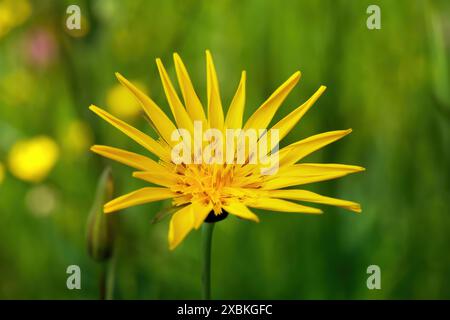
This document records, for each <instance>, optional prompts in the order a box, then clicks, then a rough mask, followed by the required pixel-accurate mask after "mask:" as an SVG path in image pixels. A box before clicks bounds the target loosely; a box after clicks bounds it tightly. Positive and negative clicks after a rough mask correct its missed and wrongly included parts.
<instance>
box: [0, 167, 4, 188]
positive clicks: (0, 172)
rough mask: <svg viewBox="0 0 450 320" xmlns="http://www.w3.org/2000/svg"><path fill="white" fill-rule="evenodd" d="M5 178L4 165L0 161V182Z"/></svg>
mask: <svg viewBox="0 0 450 320" xmlns="http://www.w3.org/2000/svg"><path fill="white" fill-rule="evenodd" d="M4 179H5V166H4V165H3V164H2V163H1V162H0V184H1V183H2V182H3V180H4Z"/></svg>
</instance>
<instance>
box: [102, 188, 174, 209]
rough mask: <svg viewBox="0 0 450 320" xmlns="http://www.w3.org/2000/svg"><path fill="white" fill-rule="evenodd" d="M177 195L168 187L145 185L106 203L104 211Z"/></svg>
mask: <svg viewBox="0 0 450 320" xmlns="http://www.w3.org/2000/svg"><path fill="white" fill-rule="evenodd" d="M176 195H177V194H176V193H174V192H172V191H170V190H169V189H167V188H154V187H145V188H142V189H139V190H136V191H133V192H130V193H127V194H125V195H123V196H120V197H118V198H116V199H114V200H111V201H110V202H108V203H107V204H105V206H104V208H103V211H104V212H105V213H110V212H113V211H117V210H121V209H125V208H129V207H132V206H137V205H140V204H144V203H149V202H154V201H159V200H163V199H168V198H173V197H175V196H176Z"/></svg>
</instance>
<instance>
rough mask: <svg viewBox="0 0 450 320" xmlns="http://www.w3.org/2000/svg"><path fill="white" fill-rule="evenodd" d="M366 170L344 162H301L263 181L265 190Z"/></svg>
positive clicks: (324, 179)
mask: <svg viewBox="0 0 450 320" xmlns="http://www.w3.org/2000/svg"><path fill="white" fill-rule="evenodd" d="M361 171H364V168H362V167H359V166H349V165H344V164H326V163H324V164H322V163H301V164H297V165H295V166H291V167H289V168H282V169H281V170H280V172H278V174H277V175H275V176H267V179H268V180H267V181H265V182H264V183H263V186H262V188H263V189H264V190H271V189H281V188H286V187H290V186H296V185H301V184H306V183H313V182H319V181H326V180H331V179H337V178H340V177H343V176H346V175H348V174H351V173H355V172H361Z"/></svg>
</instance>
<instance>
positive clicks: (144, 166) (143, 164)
mask: <svg viewBox="0 0 450 320" xmlns="http://www.w3.org/2000/svg"><path fill="white" fill-rule="evenodd" d="M91 151H93V152H95V153H97V154H99V155H101V156H103V157H106V158H109V159H112V160H115V161H117V162H120V163H123V164H125V165H127V166H130V167H133V168H136V169H139V170H145V171H146V170H165V168H164V167H163V166H161V165H159V164H158V163H157V162H155V161H153V160H152V159H150V158H147V157H144V156H142V155H140V154H137V153H133V152H130V151H126V150H122V149H118V148H113V147H109V146H101V145H95V146H92V147H91Z"/></svg>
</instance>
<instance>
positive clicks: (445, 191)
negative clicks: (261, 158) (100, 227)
mask: <svg viewBox="0 0 450 320" xmlns="http://www.w3.org/2000/svg"><path fill="white" fill-rule="evenodd" d="M71 4H78V5H79V6H80V8H81V13H82V15H83V19H82V30H81V31H76V32H74V31H70V30H67V29H66V27H65V19H67V17H68V15H67V14H66V9H67V7H68V6H69V5H71ZM370 4H377V5H379V6H380V8H381V26H382V28H381V30H369V29H368V28H367V27H366V19H367V17H368V16H369V15H368V14H367V13H366V9H367V7H368V6H369V5H370ZM449 17H450V3H449V2H448V1H444V0H442V1H406V0H405V1H389V0H386V1H378V0H377V1H372V0H370V1H365V0H361V1H350V0H341V1H331V0H322V1H312V0H310V1H260V0H249V1H226V0H223V1H194V0H188V1H144V0H140V1H139V0H135V1H119V0H102V1H100V0H98V1H75V0H70V1H56V0H53V1H49V0H47V1H43V0H40V1H28V0H0V239H1V240H0V298H3V299H15V298H18V299H31V298H37V299H46V298H56V299H97V298H98V296H99V293H98V292H99V289H98V284H99V277H100V273H101V266H100V264H99V263H97V262H95V261H93V260H92V259H91V258H90V257H89V255H88V253H87V244H86V225H87V217H88V214H89V210H90V208H91V207H92V205H93V202H94V198H95V190H96V185H97V183H98V179H99V177H100V175H101V173H102V171H103V168H104V167H106V166H107V165H111V167H112V172H113V176H114V183H115V194H116V195H120V194H123V193H126V192H129V191H132V190H134V189H137V188H139V187H140V186H144V185H145V183H143V182H140V181H137V180H136V179H133V178H132V177H131V170H130V169H129V168H127V167H125V166H122V165H120V164H116V163H113V162H112V161H107V160H104V159H102V158H100V157H99V156H96V155H94V154H92V153H91V152H89V150H88V149H89V146H90V145H91V144H93V143H98V144H106V145H112V146H116V147H120V148H124V149H128V150H135V151H139V152H142V151H143V150H142V149H141V148H140V147H139V146H137V145H136V144H135V143H134V142H133V141H131V140H130V139H128V138H127V137H125V136H124V135H122V134H121V133H119V132H118V131H117V130H116V129H114V128H113V127H111V126H109V125H108V124H107V123H105V122H104V121H102V120H101V119H99V118H98V117H96V116H95V115H94V114H92V113H91V112H90V111H89V110H88V106H89V104H91V103H94V104H96V105H99V106H101V107H104V108H106V109H107V110H109V111H110V112H112V113H113V114H115V115H118V116H119V117H122V118H123V119H125V120H127V121H128V122H129V123H131V124H133V125H135V126H137V127H138V128H140V129H141V130H143V131H145V132H150V131H151V129H150V128H149V126H148V124H147V123H146V121H145V119H144V118H143V117H142V116H141V114H140V112H139V110H138V108H137V105H136V102H135V101H134V100H133V98H132V97H131V96H129V94H128V93H126V92H124V91H123V90H122V89H121V88H120V87H119V86H118V83H117V81H116V79H115V77H114V72H115V71H119V72H121V73H122V74H124V75H125V76H126V77H128V78H129V79H130V80H133V81H135V82H137V83H138V84H139V86H141V87H142V88H143V89H144V90H145V91H146V92H147V93H149V94H150V95H151V97H152V98H153V99H154V100H155V101H157V102H158V103H159V105H160V106H161V107H162V108H163V109H164V110H166V111H169V108H168V106H167V103H166V100H165V97H164V94H163V90H162V87H161V84H160V80H159V76H158V73H157V69H156V65H155V64H154V59H155V58H156V57H161V58H162V59H163V61H164V62H165V65H166V67H167V68H168V71H169V73H170V75H171V76H174V75H175V72H174V67H173V61H172V53H173V52H178V53H180V55H181V56H182V58H183V59H184V62H185V64H186V66H187V67H188V70H189V72H190V74H191V77H192V79H193V82H194V84H195V86H196V88H197V92H198V93H199V95H200V98H201V99H202V100H203V101H205V98H206V94H205V87H206V80H205V53H204V51H205V49H210V50H211V52H212V54H213V56H214V58H215V64H216V68H217V71H218V75H219V81H220V86H221V91H222V99H223V101H224V106H228V105H229V102H230V101H231V98H232V96H233V94H234V90H235V88H236V87H237V84H238V81H239V77H240V72H241V70H244V69H245V70H247V109H246V116H247V117H248V116H249V115H250V113H251V112H252V111H254V110H255V109H256V108H257V107H258V106H259V104H260V103H262V102H263V101H264V99H265V98H266V97H268V96H269V95H270V94H271V93H272V91H273V90H275V89H276V87H277V86H278V85H280V84H281V83H282V82H283V81H284V80H285V79H287V78H288V77H289V76H290V75H291V74H292V73H294V72H295V71H296V70H301V71H302V79H301V80H300V84H299V85H298V86H297V88H296V89H295V90H294V91H293V92H292V93H291V94H290V96H289V97H288V99H287V101H286V102H285V103H284V104H283V106H282V108H281V109H280V111H279V112H278V114H277V116H276V119H275V120H277V119H281V117H282V116H283V115H285V114H287V113H288V112H289V111H291V110H293V109H294V108H295V107H297V106H298V105H300V103H302V102H303V101H305V100H306V99H307V98H308V97H309V96H310V95H311V94H312V93H313V92H314V91H315V90H316V89H317V88H318V87H319V86H320V85H322V84H324V85H326V86H327V87H328V89H327V91H326V92H325V94H324V95H323V96H322V97H321V98H320V99H319V101H318V102H317V103H316V105H315V106H314V107H313V108H312V109H311V110H310V111H309V112H308V114H307V115H306V116H305V117H304V118H303V119H302V121H301V123H300V124H299V125H298V126H297V127H296V128H295V129H294V130H293V131H292V132H291V133H290V135H289V136H288V137H287V139H286V141H285V142H284V143H288V142H293V141H296V140H299V139H300V138H303V137H307V136H309V135H312V134H316V133H320V132H323V131H328V130H337V129H346V128H353V130H354V131H353V133H352V134H351V135H350V136H348V137H346V138H345V139H343V140H342V141H339V142H337V143H335V144H334V145H331V146H329V147H327V148H325V149H323V150H321V151H319V152H317V153H315V154H314V155H313V156H311V157H309V158H308V160H309V161H311V162H312V161H321V162H334V163H347V164H356V165H362V166H364V167H366V168H367V171H366V172H364V173H362V174H358V175H354V176H350V177H347V178H345V179H341V180H335V181H330V182H325V183H319V184H315V185H311V186H310V188H309V190H313V191H319V192H321V193H323V194H326V195H330V196H335V197H341V198H344V199H349V200H355V201H358V202H360V203H361V204H362V207H363V212H362V214H359V215H358V214H354V213H351V212H347V211H344V210H342V209H337V208H332V207H324V209H325V214H324V215H323V216H320V217H317V216H307V215H300V214H298V215H296V214H287V213H284V214H277V213H266V212H260V213H261V214H260V217H261V223H259V224H254V223H250V222H243V221H241V220H238V219H236V218H233V217H230V218H228V219H226V220H224V221H223V222H220V223H218V225H217V226H216V229H215V233H214V243H213V254H212V259H213V262H212V264H213V270H212V295H213V298H223V299H231V298H237V299H238V298H252V299H260V298H261V299H394V298H402V299H403V298H404V299H412V298H414V299H416V298H440V299H442V298H445V299H448V298H450V286H449V284H450V255H449V246H450V232H449V231H450V211H449V207H448V201H449V199H450V168H449V164H450V148H449V146H450V126H449V122H450V93H449V71H450V69H449V65H448V59H449V57H450V24H449V21H450V19H449ZM308 187H309V186H308ZM164 205H167V204H164V203H155V204H150V205H143V206H139V207H135V208H131V209H128V210H125V211H122V212H121V213H119V214H117V215H116V218H118V219H117V222H118V228H117V229H116V237H117V241H116V246H117V247H116V249H117V251H116V268H115V269H116V277H115V278H116V285H115V291H114V297H115V298H116V299H176V298H187V299H197V298H200V297H201V293H200V290H201V285H200V284H201V282H200V272H201V257H200V240H201V239H200V232H199V231H194V232H192V233H191V234H190V235H189V236H188V238H187V239H186V240H185V241H184V242H183V243H182V244H181V245H180V246H179V247H178V248H177V249H176V250H175V251H173V252H171V251H169V249H168V244H167V231H168V219H165V220H164V221H163V222H162V223H160V224H151V220H152V218H153V216H154V215H155V213H156V212H157V211H159V210H160V209H161V207H162V206H164ZM72 264H75V265H79V266H80V268H81V275H82V281H81V285H82V289H81V290H68V289H67V288H66V279H67V276H68V275H67V274H66V268H67V267H68V266H69V265H72ZM371 264H376V265H379V266H380V268H381V273H382V274H381V279H382V289H381V290H368V289H367V287H366V279H367V277H368V275H367V274H366V269H367V267H368V266H369V265H371Z"/></svg>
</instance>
